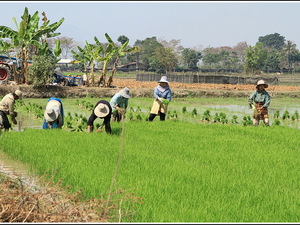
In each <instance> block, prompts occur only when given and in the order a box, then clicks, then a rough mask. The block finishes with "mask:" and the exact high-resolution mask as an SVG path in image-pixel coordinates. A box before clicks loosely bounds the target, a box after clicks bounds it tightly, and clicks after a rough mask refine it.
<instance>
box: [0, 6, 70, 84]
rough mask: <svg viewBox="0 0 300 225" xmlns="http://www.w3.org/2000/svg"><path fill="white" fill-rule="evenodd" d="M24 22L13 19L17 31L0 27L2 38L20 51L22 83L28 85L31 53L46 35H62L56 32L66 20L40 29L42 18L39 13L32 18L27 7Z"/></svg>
mask: <svg viewBox="0 0 300 225" xmlns="http://www.w3.org/2000/svg"><path fill="white" fill-rule="evenodd" d="M21 19H22V21H21V22H20V24H19V25H18V24H17V21H16V18H15V17H13V21H14V22H15V25H16V27H17V30H13V29H11V28H9V27H7V26H0V38H9V39H10V40H11V42H12V43H13V45H14V47H15V48H16V49H19V54H18V55H19V57H20V58H21V60H22V67H21V76H22V83H26V84H27V83H28V77H27V74H28V60H30V53H31V51H32V50H36V48H37V46H36V42H37V41H41V39H42V38H43V37H44V36H45V35H46V36H47V37H55V36H58V35H60V33H54V31H55V30H56V29H57V28H58V27H59V26H60V25H61V24H62V23H63V21H64V18H62V19H61V20H59V21H58V22H55V23H53V24H49V23H50V21H49V20H48V21H46V22H44V24H43V25H42V26H41V27H39V21H40V17H39V16H38V11H36V12H35V13H34V14H33V15H32V16H31V15H30V14H29V13H28V8H27V7H25V10H24V13H23V15H22V16H21Z"/></svg>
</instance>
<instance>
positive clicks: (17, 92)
mask: <svg viewBox="0 0 300 225" xmlns="http://www.w3.org/2000/svg"><path fill="white" fill-rule="evenodd" d="M15 95H17V96H18V97H19V99H22V91H20V90H16V91H15Z"/></svg>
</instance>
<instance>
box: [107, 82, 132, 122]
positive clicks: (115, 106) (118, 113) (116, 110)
mask: <svg viewBox="0 0 300 225" xmlns="http://www.w3.org/2000/svg"><path fill="white" fill-rule="evenodd" d="M129 98H130V94H129V88H128V87H125V88H123V89H122V90H120V91H119V92H118V93H116V94H115V95H114V96H113V97H112V99H111V100H110V102H109V103H110V105H111V107H112V110H113V111H112V114H113V121H117V122H119V121H121V119H122V116H124V115H125V113H126V109H127V106H128V99H129Z"/></svg>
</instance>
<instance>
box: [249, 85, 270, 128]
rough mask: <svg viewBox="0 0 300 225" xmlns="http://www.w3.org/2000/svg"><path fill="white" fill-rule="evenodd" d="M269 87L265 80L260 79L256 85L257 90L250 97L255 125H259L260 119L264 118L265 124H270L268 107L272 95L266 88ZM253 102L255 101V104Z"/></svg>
mask: <svg viewBox="0 0 300 225" xmlns="http://www.w3.org/2000/svg"><path fill="white" fill-rule="evenodd" d="M267 87H268V85H267V84H266V83H265V81H264V80H259V81H258V82H257V85H256V91H254V92H253V93H252V94H251V95H250V97H249V99H248V102H249V105H250V107H251V108H252V109H253V110H254V113H253V125H254V126H258V125H259V121H260V120H263V121H264V124H265V125H267V126H269V115H268V107H269V105H270V102H271V97H270V95H269V93H268V92H267V91H266V90H265V88H267ZM253 102H254V103H255V105H254V104H253Z"/></svg>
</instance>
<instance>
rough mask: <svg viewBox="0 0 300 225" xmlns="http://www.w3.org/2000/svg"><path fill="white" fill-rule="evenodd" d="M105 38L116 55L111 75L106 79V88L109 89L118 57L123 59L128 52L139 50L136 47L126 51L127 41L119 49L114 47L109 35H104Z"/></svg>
mask: <svg viewBox="0 0 300 225" xmlns="http://www.w3.org/2000/svg"><path fill="white" fill-rule="evenodd" d="M105 37H106V39H107V40H108V42H109V44H110V45H112V46H113V48H114V52H115V55H116V60H115V61H114V64H113V68H112V71H111V75H110V77H109V78H108V81H107V84H106V86H107V87H110V85H111V83H112V82H113V76H114V74H115V73H116V71H117V65H118V62H119V60H120V57H123V56H125V55H126V54H128V53H130V52H137V51H138V50H139V49H138V47H132V48H129V49H126V47H127V45H128V43H129V40H127V41H126V42H125V43H124V44H123V45H122V46H120V47H119V46H116V45H115V43H114V42H113V41H112V39H111V38H110V37H109V35H108V34H107V33H106V34H105Z"/></svg>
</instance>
